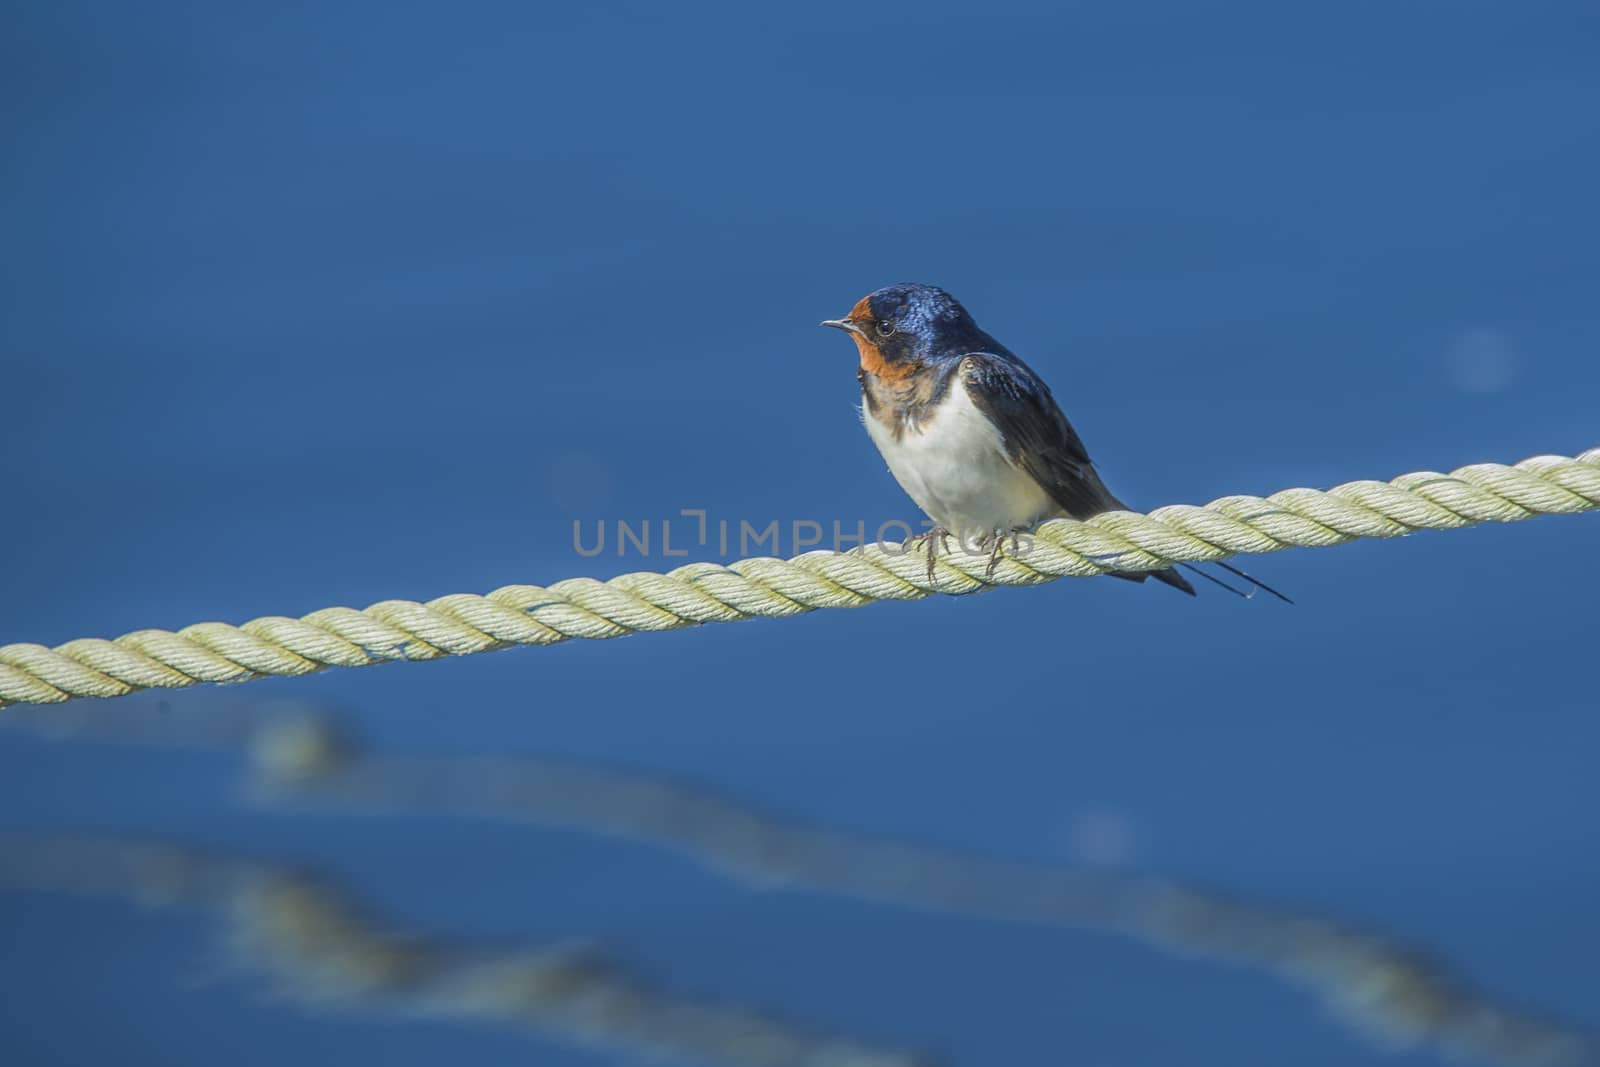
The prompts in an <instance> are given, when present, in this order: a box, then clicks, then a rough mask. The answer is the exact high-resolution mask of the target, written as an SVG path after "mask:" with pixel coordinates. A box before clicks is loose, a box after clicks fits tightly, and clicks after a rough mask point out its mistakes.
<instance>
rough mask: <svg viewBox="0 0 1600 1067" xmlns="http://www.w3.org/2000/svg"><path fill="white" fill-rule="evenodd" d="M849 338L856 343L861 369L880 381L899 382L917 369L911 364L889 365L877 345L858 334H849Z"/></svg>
mask: <svg viewBox="0 0 1600 1067" xmlns="http://www.w3.org/2000/svg"><path fill="white" fill-rule="evenodd" d="M850 338H851V340H853V341H855V343H856V351H858V352H860V353H861V369H862V370H863V371H865V372H866V373H868V374H870V375H872V376H873V377H875V378H877V379H879V380H880V381H884V382H891V383H893V382H900V381H902V380H904V379H905V378H907V377H909V376H910V375H911V373H912V372H913V371H915V370H916V369H917V368H916V366H915V365H914V364H911V363H890V362H889V361H888V360H886V359H884V358H883V353H882V352H879V351H878V346H877V345H875V344H873V343H872V342H871V341H870V340H868V339H867V338H865V337H863V336H861V335H860V334H858V333H853V334H851V335H850Z"/></svg>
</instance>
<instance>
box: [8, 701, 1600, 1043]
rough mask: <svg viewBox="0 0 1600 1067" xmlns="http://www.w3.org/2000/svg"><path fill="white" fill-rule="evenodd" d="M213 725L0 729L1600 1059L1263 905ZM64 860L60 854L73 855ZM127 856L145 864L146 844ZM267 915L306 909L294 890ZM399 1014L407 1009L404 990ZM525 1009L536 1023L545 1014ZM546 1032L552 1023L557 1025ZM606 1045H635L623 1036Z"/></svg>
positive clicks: (332, 730)
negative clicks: (1216, 965)
mask: <svg viewBox="0 0 1600 1067" xmlns="http://www.w3.org/2000/svg"><path fill="white" fill-rule="evenodd" d="M205 703H207V704H209V703H210V702H209V701H207V702H205ZM229 712H230V713H229V714H219V713H218V712H217V710H216V709H215V708H214V707H198V706H195V705H192V704H191V705H189V706H187V707H184V708H180V707H170V708H169V707H164V706H159V705H156V704H153V703H148V702H141V701H134V702H131V703H130V704H129V706H126V707H122V708H118V709H115V710H112V709H110V708H105V707H103V706H96V705H67V706H56V707H38V708H19V709H17V711H16V712H15V713H14V714H12V715H10V716H7V717H6V718H5V719H4V720H3V722H0V729H4V728H9V729H11V730H22V731H26V732H30V733H34V734H37V735H41V736H44V737H48V738H51V739H55V740H76V741H80V742H101V741H104V742H113V743H135V744H148V745H157V746H174V747H201V748H208V749H215V750H219V751H227V752H243V753H247V754H248V756H249V759H250V764H251V767H252V768H253V770H254V772H255V773H254V774H253V775H252V776H251V778H250V779H249V780H248V781H247V783H246V785H247V788H246V791H245V794H244V795H245V798H246V799H248V800H249V801H251V802H254V803H256V804H259V805H262V806H264V807H265V808H267V809H268V810H273V811H282V812H292V813H308V814H309V813H317V814H327V813H329V812H340V813H344V812H348V813H360V814H366V815H372V816H380V817H395V816H405V815H421V816H430V817H436V816H441V815H448V816H456V817H464V818H468V819H493V820H499V821H505V822H509V823H513V824H521V825H530V826H539V827H545V828H558V829H564V830H570V831H576V832H579V833H587V834H596V835H604V836H608V837H614V838H618V839H622V840H626V841H630V842H634V843H637V844H641V845H645V846H650V847H655V848H661V849H666V850H670V851H672V852H675V853H677V854H679V855H681V856H684V857H686V858H688V859H690V860H692V861H694V862H696V863H698V864H699V865H701V866H702V867H703V869H705V870H706V871H708V872H709V873H711V874H713V875H715V876H717V877H719V878H724V879H727V880H729V881H731V882H734V883H737V884H740V885H743V886H747V887H749V888H751V889H755V890H768V891H781V890H798V891H802V892H810V893H819V894H824V895H827V896H833V897H841V898H854V899H857V900H866V901H874V902H878V903H881V904H885V905H888V906H891V907H904V908H912V909H916V910H919V911H925V912H930V913H939V914H946V915H959V916H972V917H981V918H986V919H995V920H1001V921H1006V922H1018V923H1026V924H1031V925H1036V926H1041V927H1050V928H1072V929H1086V930H1096V931H1102V932H1106V933H1110V934H1115V935H1119V936H1123V937H1131V938H1135V939H1137V940H1139V941H1141V942H1143V943H1145V944H1147V945H1149V946H1151V947H1153V948H1155V949H1157V950H1160V951H1165V952H1169V953H1177V954H1193V955H1198V956H1203V957H1210V958H1214V959H1218V960H1223V961H1228V962H1231V963H1235V964H1242V965H1244V966H1248V967H1252V968H1256V969H1259V970H1261V971H1263V972H1265V973H1267V974H1270V975H1273V976H1275V977H1277V978H1279V979H1281V980H1283V981H1285V982H1287V983H1289V984H1291V985H1294V986H1297V987H1300V988H1302V989H1304V990H1306V991H1308V992H1310V993H1312V994H1313V995H1315V996H1317V997H1318V998H1319V999H1320V1000H1321V1001H1322V1003H1323V1004H1324V1005H1326V1006H1327V1007H1328V1008H1329V1009H1330V1011H1331V1012H1332V1013H1333V1014H1334V1015H1335V1016H1336V1017H1337V1018H1339V1019H1340V1020H1341V1021H1343V1022H1345V1023H1347V1024H1348V1025H1350V1026H1352V1027H1354V1029H1355V1030H1356V1031H1357V1032H1358V1033H1360V1034H1362V1035H1364V1036H1366V1037H1367V1038H1369V1039H1371V1040H1374V1041H1376V1042H1377V1043H1379V1044H1381V1045H1385V1046H1399V1047H1418V1046H1427V1047H1432V1048H1435V1049H1438V1050H1440V1051H1442V1052H1445V1053H1447V1054H1451V1055H1453V1056H1472V1057H1475V1058H1478V1059H1482V1060H1486V1061H1489V1062H1493V1063H1499V1064H1503V1065H1506V1067H1590V1065H1600V1044H1597V1043H1596V1039H1595V1036H1594V1035H1593V1034H1590V1033H1587V1032H1585V1031H1583V1030H1580V1029H1577V1028H1574V1027H1572V1026H1569V1025H1566V1024H1564V1023H1562V1022H1559V1021H1556V1020H1552V1019H1548V1018H1544V1017H1541V1016H1540V1015H1539V1014H1538V1013H1536V1012H1533V1011H1530V1010H1528V1009H1526V1008H1523V1007H1520V1006H1517V1005H1514V1004H1510V1003H1504V1002H1500V1001H1499V1000H1497V999H1495V998H1491V997H1489V996H1486V995H1485V994H1484V993H1483V992H1481V991H1479V990H1477V989H1474V988H1472V986H1471V985H1470V984H1469V983H1465V982H1463V981H1461V980H1460V979H1459V978H1458V977H1457V976H1456V975H1455V974H1454V973H1452V970H1451V969H1450V968H1449V967H1448V966H1446V965H1445V964H1444V963H1443V962H1442V961H1440V960H1438V959H1435V958H1432V957H1430V956H1429V955H1427V954H1424V953H1422V952H1419V951H1417V950H1416V949H1415V948H1413V947H1412V946H1409V945H1406V944H1404V943H1402V942H1400V941H1398V940H1396V939H1393V938H1391V937H1388V936H1386V935H1383V934H1381V933H1378V932H1374V931H1371V930H1367V929H1363V928H1361V927H1358V926H1355V925H1352V924H1349V923H1345V922H1341V921H1338V920H1336V919H1334V918H1331V917H1324V916H1322V915H1318V914H1316V913H1315V912H1312V911H1308V910H1305V909H1303V908H1302V909H1293V908H1285V907H1278V906H1272V905H1269V904H1266V903H1264V902H1260V901H1255V900H1250V899H1247V898H1244V897H1240V896H1236V895H1233V894H1231V893H1226V892H1222V891H1218V890H1215V889H1211V888H1205V887H1201V886H1196V885H1186V884H1183V883H1181V882H1177V881H1173V880H1170V879H1167V878H1161V877H1157V876H1153V875H1144V874H1122V873H1117V872H1113V871H1108V870H1099V869H1088V868H1082V867H1076V868H1075V867H1065V866H1058V865H1053V864H1050V865H1047V864H1035V863H1020V862H1015V861H1008V860H1005V859H1000V858H995V857H987V856H978V855H972V854H966V853H962V852H955V851H949V850H943V849H937V848H930V847H924V846H919V845H916V844H912V843H908V842H903V841H898V840H893V839H886V838H880V837H871V836H865V835H857V834H849V833H843V832H839V831H835V830H829V829H825V828H820V827H810V826H805V825H801V824H797V823H792V822H789V821H786V820H783V819H780V818H774V817H771V816H768V815H765V814H763V813H761V812H758V811H755V810H752V809H751V808H749V807H747V806H745V805H743V804H740V803H737V802H734V801H731V800H727V799H724V798H721V797H719V796H716V795H714V794H710V793H706V792H703V791H701V790H698V789H695V788H692V787H688V786H685V785H682V784H679V783H675V782H670V781H664V780H660V779H656V778H652V777H648V776H645V775H642V774H636V773H631V772H620V771H616V770H605V769H600V768H595V767H587V766H583V765H577V764H572V763H567V762H559V761H554V760H547V759H535V758H527V757H521V758H509V757H493V758H486V757H471V756H456V757H445V756H437V755H428V756H423V755H414V756H402V755H395V754H390V753H385V752H381V751H372V750H369V749H368V748H367V747H366V746H365V745H363V744H361V743H360V741H359V739H358V738H355V737H352V736H350V735H349V734H347V733H344V732H342V731H340V730H339V729H338V728H337V727H336V725H335V724H334V723H333V722H332V721H331V720H330V719H329V718H328V717H327V716H326V715H325V714H324V713H323V712H322V711H321V710H320V709H317V708H315V707H314V706H310V705H304V704H300V703H298V702H292V703H284V704H273V705H258V706H251V705H240V706H237V707H233V708H230V709H229ZM62 847H66V846H62ZM65 854H66V855H69V856H71V855H75V853H72V852H71V851H70V849H68V851H67V853H65ZM134 854H136V855H139V856H152V855H156V853H153V852H151V851H150V850H149V849H148V848H142V849H141V850H136V852H135V853H134ZM23 855H24V856H25V857H26V858H27V862H19V861H18V860H17V859H16V858H14V856H12V855H10V854H8V852H7V846H6V845H5V838H4V837H3V836H0V887H3V886H5V885H7V884H10V885H13V886H18V887H26V886H30V885H31V886H33V887H35V888H43V889H50V888H56V889H62V890H64V889H72V888H83V889H90V888H93V887H94V886H97V885H100V884H101V881H108V882H109V883H110V885H111V886H112V887H115V886H121V885H127V884H130V883H131V884H135V885H139V886H145V885H160V884H161V883H160V881H159V880H158V879H155V878H153V877H148V878H147V877H143V876H141V877H140V878H134V879H130V878H129V877H128V876H127V875H126V874H123V873H119V871H120V870H121V868H119V866H118V865H117V862H114V861H115V860H116V857H117V856H118V855H119V853H117V852H115V851H114V850H110V849H102V851H101V853H100V857H101V858H100V859H99V860H97V862H95V863H92V864H91V863H81V864H77V865H76V866H73V867H72V868H71V869H72V870H74V871H76V872H77V873H76V874H75V875H74V876H73V877H74V878H75V879H79V880H85V879H86V880H88V884H87V885H83V886H80V885H79V883H78V882H77V881H73V880H70V879H66V878H63V877H62V876H61V875H60V874H53V875H50V876H49V877H44V876H41V875H36V874H34V873H32V872H36V871H40V870H42V871H44V872H46V873H47V874H48V873H49V872H52V871H57V870H58V868H57V867H56V866H54V865H51V864H48V863H43V865H42V866H41V863H42V861H40V860H39V859H38V856H39V855H44V856H53V855H56V853H55V852H51V851H46V852H44V853H35V852H25V853H23ZM140 862H141V864H144V861H143V860H141V861H140ZM8 867H9V870H8ZM141 869H148V870H150V871H153V872H156V873H159V872H162V871H165V870H168V869H169V868H168V867H166V866H161V865H158V864H154V863H151V864H149V865H144V866H141ZM30 878H31V879H32V880H31V881H30ZM261 881H262V880H261V879H256V880H255V882H253V883H252V884H257V883H260V882H261ZM196 884H201V885H206V886H211V885H214V884H215V882H214V881H202V882H200V883H196ZM273 884H276V880H274V883H273ZM241 899H247V900H259V899H265V898H262V897H260V896H259V895H254V896H250V897H247V898H241ZM273 899H289V900H305V899H308V898H307V896H306V894H304V893H298V894H296V895H293V896H292V897H281V896H280V897H275V898H273ZM309 899H311V900H312V901H313V902H314V901H315V899H317V898H314V897H312V898H309ZM335 941H336V943H335V944H334V945H333V946H332V947H330V948H329V950H328V953H329V954H330V955H331V956H332V961H333V963H334V964H337V967H335V968H333V970H334V971H335V973H336V975H337V974H346V973H350V974H360V973H365V971H364V970H363V968H362V967H358V966H357V964H359V963H361V961H362V960H363V959H366V960H379V961H381V960H383V959H385V958H386V957H385V956H384V955H383V954H381V953H377V952H371V953H367V954H366V955H364V956H355V955H353V951H354V950H346V949H341V948H339V947H338V945H337V939H335ZM270 943H274V944H275V943H277V942H276V941H275V940H274V941H272V942H270ZM351 943H352V944H356V943H357V942H351ZM256 955H258V956H259V955H260V953H257V954H256ZM291 958H294V957H293V956H291ZM280 969H281V968H280ZM290 971H291V972H292V973H291V974H290V975H288V976H287V977H290V978H292V979H294V980H295V981H296V983H297V984H305V983H311V984H312V985H314V986H315V985H318V984H319V983H318V982H317V981H316V976H317V975H318V974H320V973H327V972H328V971H329V968H328V967H323V968H321V969H311V968H290ZM374 992H381V990H375V991H374ZM395 999H396V998H395V997H392V996H391V997H386V998H383V1002H384V1003H390V1002H393V1001H394V1000H395ZM398 999H399V1000H400V1001H401V1002H403V1003H413V1004H414V1003H416V1001H415V998H414V997H411V996H410V995H409V994H408V995H406V996H402V997H400V998H398ZM541 1003H542V1002H541ZM529 1010H532V1009H531V1008H530V1009H529ZM539 1010H541V1011H544V1010H551V1009H550V1006H549V1005H545V1006H544V1007H543V1008H540V1009H539ZM561 1018H563V1016H560V1015H557V1016H555V1019H556V1021H558V1022H559V1020H560V1019H561ZM624 1021H625V1022H626V1017H624ZM630 1035H632V1036H630ZM592 1036H594V1037H595V1038H596V1039H602V1038H603V1035H601V1034H596V1035H592ZM617 1036H618V1039H620V1040H622V1041H623V1042H624V1043H631V1044H632V1045H633V1046H634V1047H639V1048H642V1047H644V1042H643V1041H642V1040H641V1039H639V1037H638V1035H637V1033H636V1032H635V1031H634V1030H631V1029H629V1028H627V1027H624V1032H623V1033H622V1034H621V1035H617ZM612 1043H616V1041H615V1040H614V1041H613V1042H612ZM890 1055H894V1054H890ZM890 1062H894V1061H892V1060H891V1061H890ZM807 1067H821V1061H819V1063H817V1064H811V1063H810V1062H809V1061H808V1063H807Z"/></svg>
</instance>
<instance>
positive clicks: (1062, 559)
mask: <svg viewBox="0 0 1600 1067" xmlns="http://www.w3.org/2000/svg"><path fill="white" fill-rule="evenodd" d="M1597 507H1600V448H1593V449H1590V450H1589V451H1587V452H1584V453H1583V454H1581V455H1579V456H1577V457H1568V456H1535V457H1533V458H1532V459H1525V460H1523V461H1522V462H1521V463H1518V464H1516V465H1515V466H1505V465H1502V464H1498V463H1479V464H1474V465H1472V466H1468V467H1461V468H1459V469H1458V470H1455V471H1452V472H1451V473H1450V474H1448V475H1446V474H1436V473H1433V472H1430V471H1422V472H1417V473H1413V474H1403V475H1401V476H1400V477H1398V478H1394V479H1392V480H1390V481H1388V482H1375V481H1357V482H1347V483H1345V484H1344V485H1340V486H1336V487H1335V488H1333V489H1329V490H1327V491H1319V490H1315V489H1285V490H1283V491H1282V492H1278V493H1274V494H1272V495H1271V496H1269V497H1265V498H1263V497H1255V496H1230V497H1223V498H1221V499H1219V500H1214V501H1212V502H1211V503H1210V504H1207V505H1206V506H1204V507H1195V506H1192V505H1182V504H1178V505H1170V506H1168V507H1164V508H1158V509H1156V510H1155V511H1153V512H1151V513H1150V514H1148V515H1140V514H1136V513H1134V512H1127V511H1114V512H1108V513H1106V514H1104V515H1096V516H1095V517H1094V518H1092V519H1089V520H1087V521H1085V522H1077V521H1074V520H1071V519H1054V520H1051V521H1050V522H1046V523H1044V524H1043V525H1041V526H1040V527H1039V528H1038V529H1037V530H1036V531H1035V532H1034V533H1033V535H1032V543H1031V545H1030V547H1029V550H1028V551H1027V552H1026V553H1025V555H1024V556H1019V555H1018V554H1007V555H1006V556H1005V557H1004V558H1002V559H1001V560H1000V562H999V565H998V567H997V568H996V569H995V570H994V572H993V574H992V575H991V574H988V573H987V572H988V570H989V559H988V553H986V552H985V553H977V554H973V553H966V552H961V551H957V552H950V551H946V552H944V553H943V554H941V555H939V556H938V558H937V566H936V567H935V568H934V569H933V571H932V575H931V577H930V572H929V565H928V562H927V560H926V559H925V557H924V555H923V554H922V553H921V552H914V551H907V550H905V549H904V548H901V547H897V546H888V545H883V544H870V545H863V546H861V547H859V548H855V549H852V550H851V551H848V552H833V551H819V552H808V553H805V554H804V555H800V556H796V557H794V558H793V559H789V560H781V559H768V558H754V559H745V560H740V561H739V562H737V563H734V564H731V565H729V566H722V565H719V564H714V563H691V564H689V565H687V566H684V567H679V568H677V569H676V570H673V571H670V572H668V573H666V574H656V573H649V572H643V573H638V574H624V575H621V576H619V577H616V578H612V579H611V580H610V581H605V582H601V581H597V580H595V579H593V578H569V579H567V580H565V581H561V582H557V583H556V584H554V585H551V586H537V585H508V586H504V587H503V588H500V589H496V590H495V591H494V592H492V593H489V594H488V595H487V596H479V595H476V594H470V593H456V594H452V595H449V596H443V597H439V598H438V599H437V600H430V601H428V602H427V603H425V604H419V603H417V602H415V601H410V600H384V601H380V602H379V603H377V604H373V605H372V606H371V607H369V608H366V609H365V610H363V611H356V610H354V609H352V608H341V607H334V608H324V609H322V610H320V611H314V612H312V613H311V614H309V615H306V616H304V617H303V618H299V619H290V618H285V617H281V616H264V617H262V618H259V619H254V620H252V621H250V622H247V623H245V624H244V625H243V626H231V625H228V624H226V623H220V622H202V623H196V624H195V625H193V626H188V627H185V628H184V629H182V630H179V631H178V632H177V633H171V632H168V631H166V630H136V631H134V632H133V633H129V634H124V635H123V636H121V637H119V638H117V639H116V640H114V641H106V640H102V639H98V638H84V639H80V640H76V641H68V642H67V643H66V644H63V645H58V646H57V647H56V648H54V649H51V648H46V647H45V646H43V645H36V644H12V645H4V646H0V707H5V706H7V705H10V704H17V703H33V704H53V703H59V702H61V701H65V700H71V699H73V698H75V697H118V696H124V695H126V694H128V693H131V692H134V691H136V690H140V689H151V688H181V687H184V686H190V685H196V684H198V683H200V682H247V681H252V680H254V679H256V678H263V677H267V676H271V675H298V674H310V673H312V672H314V671H319V670H322V669H324V668H326V667H362V666H366V665H368V664H372V663H380V662H385V661H389V660H426V659H437V658H439V657H442V656H464V655H469V654H471V653H475V652H490V651H494V650H496V649H502V648H510V647H511V646H513V645H551V644H556V643H558V642H561V641H566V640H569V639H571V638H575V637H582V638H591V639H595V638H608V637H623V636H626V635H628V634H633V633H640V632H644V631H649V630H676V629H681V628H683V627H686V626H696V625H699V624H701V623H707V622H736V621H738V620H741V619H748V618H755V617H768V618H782V617H786V616H789V615H798V614H802V613H804V612H808V611H815V610H817V609H818V608H847V607H860V606H862V605H864V604H870V603H873V602H874V601H878V600H920V599H922V598H923V597H927V596H930V595H932V594H934V593H950V594H960V593H972V592H976V591H978V590H980V589H984V588H988V587H990V586H994V585H1037V584H1039V583H1042V582H1048V581H1052V580H1054V579H1056V578H1062V577H1092V576H1094V575H1098V574H1106V573H1109V572H1112V571H1123V572H1142V571H1152V570H1161V569H1164V568H1166V567H1170V566H1172V565H1174V564H1177V563H1206V562H1213V561H1216V560H1220V559H1224V558H1226V557H1228V556H1232V555H1236V554H1239V553H1263V552H1276V551H1279V550H1280V549H1284V548H1291V547H1301V548H1316V547H1323V546H1327V545H1338V544H1344V543H1345V542H1347V541H1354V540H1358V539H1360V538H1364V537H1399V536H1402V535H1404V534H1408V533H1412V532H1414V531H1416V530H1424V529H1431V530H1453V529H1459V528H1460V527H1463V526H1472V525H1475V524H1477V523H1481V522H1517V521H1520V520H1522V519H1528V518H1532V517H1534V516H1535V515H1554V514H1574V513H1577V512H1582V511H1591V510H1594V509H1595V508H1597Z"/></svg>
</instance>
